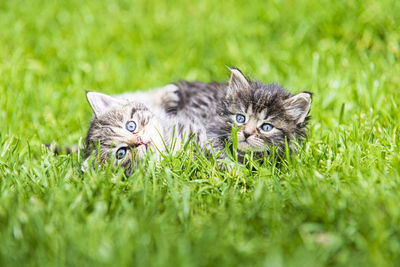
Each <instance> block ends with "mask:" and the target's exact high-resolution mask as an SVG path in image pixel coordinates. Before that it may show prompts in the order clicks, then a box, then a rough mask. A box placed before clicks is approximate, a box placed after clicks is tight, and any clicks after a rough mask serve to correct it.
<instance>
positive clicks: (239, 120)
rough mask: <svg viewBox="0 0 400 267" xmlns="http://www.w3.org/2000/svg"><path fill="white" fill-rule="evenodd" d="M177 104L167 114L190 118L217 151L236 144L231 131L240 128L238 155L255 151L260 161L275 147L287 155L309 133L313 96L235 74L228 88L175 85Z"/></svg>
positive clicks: (198, 83)
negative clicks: (227, 145) (308, 126)
mask: <svg viewBox="0 0 400 267" xmlns="http://www.w3.org/2000/svg"><path fill="white" fill-rule="evenodd" d="M176 86H177V89H176V90H175V94H176V95H177V96H178V98H179V100H178V101H170V102H169V103H170V104H172V106H167V109H168V110H169V111H170V112H171V113H173V114H175V116H177V117H181V118H185V117H186V118H191V119H192V120H195V121H197V122H198V123H199V124H203V125H204V126H205V127H206V128H207V136H208V139H209V140H211V141H212V144H213V145H214V147H215V148H216V149H217V150H221V149H223V147H224V146H225V144H226V143H227V142H228V143H229V142H231V140H230V139H231V135H232V127H239V130H238V132H237V137H238V154H239V156H240V157H241V158H243V156H244V155H245V152H246V151H253V152H254V156H255V158H256V159H263V158H264V157H265V156H267V155H268V154H269V153H270V152H271V150H272V147H275V148H276V149H277V152H278V153H279V154H280V155H283V154H284V151H285V142H287V144H288V147H289V149H290V151H291V152H293V151H295V150H296V146H295V142H301V141H302V140H303V139H304V138H305V137H306V134H307V129H306V126H307V122H308V120H309V118H310V117H309V116H308V113H309V111H310V107H311V96H312V95H311V93H309V92H302V93H298V94H290V93H289V92H288V91H286V90H285V89H284V88H283V87H281V86H278V85H276V84H264V83H262V82H258V81H251V80H250V79H247V78H246V77H245V76H244V75H243V73H242V72H241V71H240V70H239V69H236V68H234V69H231V77H230V80H229V82H228V83H215V82H213V83H203V82H187V81H181V82H179V83H177V84H176Z"/></svg>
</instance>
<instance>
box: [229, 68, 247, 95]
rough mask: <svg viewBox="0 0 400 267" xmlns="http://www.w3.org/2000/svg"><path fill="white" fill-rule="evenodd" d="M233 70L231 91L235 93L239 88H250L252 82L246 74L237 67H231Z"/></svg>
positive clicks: (230, 84) (230, 80) (230, 83)
mask: <svg viewBox="0 0 400 267" xmlns="http://www.w3.org/2000/svg"><path fill="white" fill-rule="evenodd" d="M229 70H230V71H231V78H230V79H229V92H230V93H233V92H235V91H237V90H243V89H244V90H246V89H248V88H250V83H249V81H248V80H247V78H246V76H244V75H243V73H242V72H241V71H240V70H239V69H236V68H232V69H231V68H229Z"/></svg>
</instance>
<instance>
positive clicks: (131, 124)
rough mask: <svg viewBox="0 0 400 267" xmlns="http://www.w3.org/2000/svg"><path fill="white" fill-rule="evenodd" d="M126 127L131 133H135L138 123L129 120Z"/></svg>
mask: <svg viewBox="0 0 400 267" xmlns="http://www.w3.org/2000/svg"><path fill="white" fill-rule="evenodd" d="M126 129H127V130H128V131H130V132H131V133H133V132H134V131H135V129H136V123H135V122H134V121H128V122H127V123H126Z"/></svg>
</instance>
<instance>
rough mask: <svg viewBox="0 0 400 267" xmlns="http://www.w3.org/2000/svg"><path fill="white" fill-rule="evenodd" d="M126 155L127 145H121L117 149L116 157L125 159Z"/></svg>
mask: <svg viewBox="0 0 400 267" xmlns="http://www.w3.org/2000/svg"><path fill="white" fill-rule="evenodd" d="M125 155H126V147H121V148H120V149H118V150H117V153H116V154H115V157H116V158H117V159H123V158H124V157H125Z"/></svg>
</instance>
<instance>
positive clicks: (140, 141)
mask: <svg viewBox="0 0 400 267" xmlns="http://www.w3.org/2000/svg"><path fill="white" fill-rule="evenodd" d="M136 143H137V144H141V143H143V141H142V138H141V137H140V136H138V137H137V138H136Z"/></svg>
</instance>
